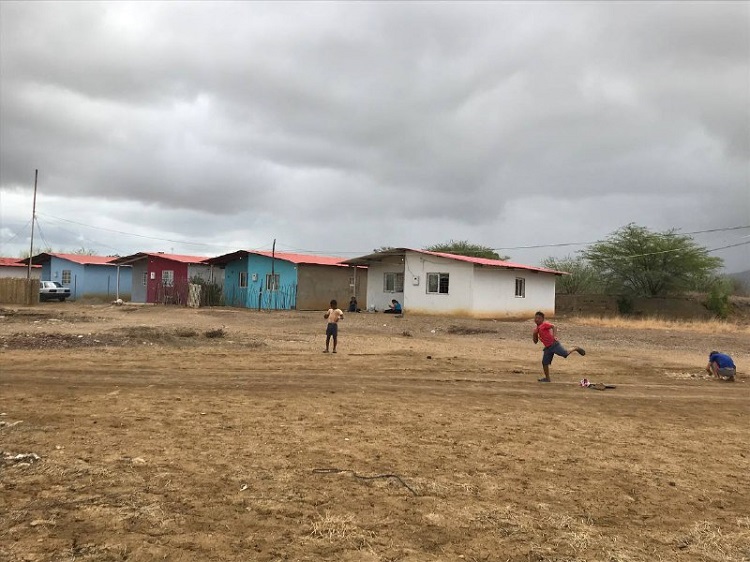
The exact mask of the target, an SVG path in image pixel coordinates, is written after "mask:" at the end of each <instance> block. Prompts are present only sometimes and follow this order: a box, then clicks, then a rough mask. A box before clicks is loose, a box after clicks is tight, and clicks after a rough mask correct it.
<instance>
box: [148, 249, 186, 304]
mask: <svg viewBox="0 0 750 562" xmlns="http://www.w3.org/2000/svg"><path fill="white" fill-rule="evenodd" d="M147 260H148V286H147V287H146V302H149V303H163V304H185V303H187V295H188V266H187V264H186V263H182V262H177V261H174V260H169V259H166V258H162V257H158V256H148V258H147ZM164 271H173V272H174V283H173V285H172V286H171V287H170V286H165V285H164V284H163V283H162V272H164ZM152 273H153V279H152V278H151V277H152V275H151V274H152Z"/></svg>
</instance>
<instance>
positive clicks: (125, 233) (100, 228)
mask: <svg viewBox="0 0 750 562" xmlns="http://www.w3.org/2000/svg"><path fill="white" fill-rule="evenodd" d="M37 215H42V216H46V217H47V218H51V219H56V220H59V221H63V222H69V223H71V224H77V225H78V226H85V227H87V228H94V229H97V230H103V231H105V232H114V233H115V234H123V235H125V236H135V237H137V238H146V239H149V240H158V241H160V242H172V243H174V244H186V245H188V246H220V245H219V244H208V243H205V242H187V241H185V240H173V239H171V238H159V237H157V236H146V235H144V234H136V233H135V232H125V231H122V230H115V229H113V228H105V227H103V226H94V225H91V224H86V223H82V222H78V221H74V220H70V219H64V218H62V217H56V216H54V215H47V214H43V213H37Z"/></svg>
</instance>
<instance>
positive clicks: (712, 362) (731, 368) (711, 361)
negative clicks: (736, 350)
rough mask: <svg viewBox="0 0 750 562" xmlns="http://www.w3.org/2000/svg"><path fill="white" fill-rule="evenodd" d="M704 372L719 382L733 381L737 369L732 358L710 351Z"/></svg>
mask: <svg viewBox="0 0 750 562" xmlns="http://www.w3.org/2000/svg"><path fill="white" fill-rule="evenodd" d="M706 371H708V373H709V374H710V375H711V376H713V377H715V378H717V379H719V380H725V381H734V377H735V375H736V374H737V367H736V366H735V364H734V361H732V358H731V357H730V356H729V355H727V354H726V353H719V352H718V351H712V352H711V353H709V354H708V365H707V366H706Z"/></svg>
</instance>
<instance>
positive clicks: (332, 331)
mask: <svg viewBox="0 0 750 562" xmlns="http://www.w3.org/2000/svg"><path fill="white" fill-rule="evenodd" d="M338 306H339V304H338V303H337V302H336V299H334V300H332V301H331V308H329V309H328V312H326V313H325V314H324V315H323V318H325V319H327V320H328V324H327V325H326V348H325V350H323V353H328V348H329V344H330V342H331V338H333V352H334V353H336V344H337V343H338V337H339V320H341V319H342V318H343V317H344V312H343V311H342V310H341V309H340V308H338Z"/></svg>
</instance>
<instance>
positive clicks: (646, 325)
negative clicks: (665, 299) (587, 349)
mask: <svg viewBox="0 0 750 562" xmlns="http://www.w3.org/2000/svg"><path fill="white" fill-rule="evenodd" d="M569 321H570V322H573V323H575V324H581V325H583V326H595V327H601V328H622V329H626V330H677V329H679V330H688V331H692V332H702V333H707V334H737V333H741V334H750V326H749V325H746V324H741V323H737V322H729V321H724V320H670V319H667V318H659V317H649V318H626V317H620V316H616V317H596V316H581V317H576V318H571V319H570V320H569Z"/></svg>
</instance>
